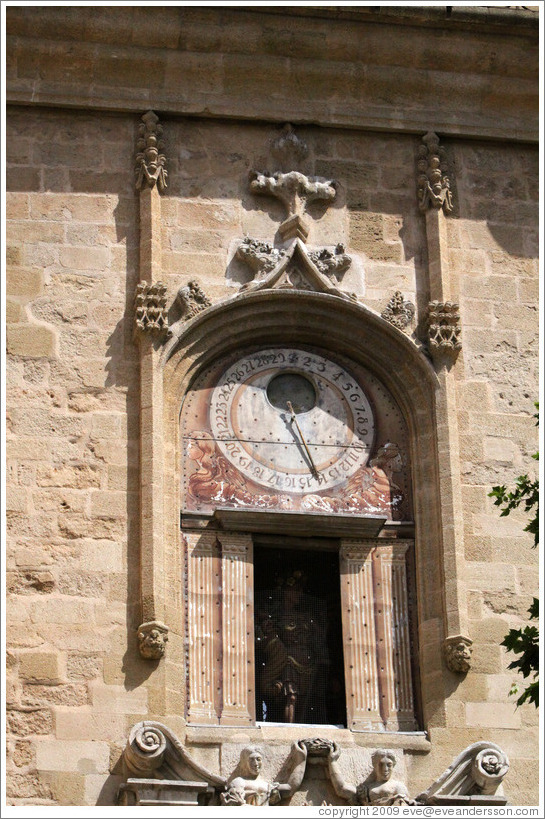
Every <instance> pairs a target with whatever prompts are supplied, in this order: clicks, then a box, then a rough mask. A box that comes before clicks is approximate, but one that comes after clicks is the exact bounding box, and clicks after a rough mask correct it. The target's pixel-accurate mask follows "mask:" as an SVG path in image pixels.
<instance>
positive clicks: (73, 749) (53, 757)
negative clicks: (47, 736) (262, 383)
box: [36, 739, 110, 774]
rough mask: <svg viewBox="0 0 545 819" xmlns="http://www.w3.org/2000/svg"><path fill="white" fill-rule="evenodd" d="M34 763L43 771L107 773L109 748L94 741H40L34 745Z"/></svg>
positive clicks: (106, 744) (105, 744)
mask: <svg viewBox="0 0 545 819" xmlns="http://www.w3.org/2000/svg"><path fill="white" fill-rule="evenodd" d="M36 762H37V765H38V768H39V770H43V771H60V772H63V771H73V772H75V773H79V774H91V773H108V770H109V764H110V748H109V745H108V743H107V742H100V741H96V740H94V741H83V740H71V741H69V740H60V739H56V740H41V741H40V742H37V743H36Z"/></svg>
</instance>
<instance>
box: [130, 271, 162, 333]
mask: <svg viewBox="0 0 545 819" xmlns="http://www.w3.org/2000/svg"><path fill="white" fill-rule="evenodd" d="M166 294H167V288H166V285H165V284H163V282H155V283H152V284H148V282H139V283H138V284H137V285H136V297H135V308H136V327H137V329H138V330H142V331H143V332H146V333H153V334H161V333H164V332H166V330H167V329H168V315H167V297H166Z"/></svg>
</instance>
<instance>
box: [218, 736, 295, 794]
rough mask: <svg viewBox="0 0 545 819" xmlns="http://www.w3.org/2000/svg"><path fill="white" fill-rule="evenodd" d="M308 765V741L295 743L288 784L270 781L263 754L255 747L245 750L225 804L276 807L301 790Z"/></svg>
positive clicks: (229, 785)
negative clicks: (264, 775)
mask: <svg viewBox="0 0 545 819" xmlns="http://www.w3.org/2000/svg"><path fill="white" fill-rule="evenodd" d="M306 762H307V745H306V742H305V740H302V741H299V742H294V743H293V745H292V747H291V751H290V754H289V758H288V759H287V760H286V763H285V769H286V770H289V772H290V773H289V776H288V781H287V782H286V783H285V784H281V783H280V782H269V781H268V780H267V779H265V778H264V777H263V776H262V774H261V769H262V767H263V754H262V753H261V750H260V749H259V748H257V747H256V746H255V745H247V746H246V747H245V748H243V749H242V752H241V754H240V762H239V765H238V768H237V774H238V775H237V776H234V777H232V778H231V779H230V780H229V782H228V785H227V787H226V790H225V792H224V793H222V794H221V796H220V800H221V804H222V805H254V806H260V805H276V804H278V802H280V801H281V800H283V799H287V798H289V797H290V796H291V795H292V794H293V793H295V791H297V790H299V787H300V786H301V782H302V781H303V776H304V773H305V768H306Z"/></svg>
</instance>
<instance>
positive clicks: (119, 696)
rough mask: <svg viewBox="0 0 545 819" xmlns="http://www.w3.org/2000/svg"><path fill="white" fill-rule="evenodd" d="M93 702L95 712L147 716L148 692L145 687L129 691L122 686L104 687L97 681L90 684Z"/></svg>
mask: <svg viewBox="0 0 545 819" xmlns="http://www.w3.org/2000/svg"><path fill="white" fill-rule="evenodd" d="M89 688H90V693H91V702H92V706H93V710H94V711H95V712H97V713H98V712H105V713H107V714H112V713H114V714H146V713H147V712H148V692H147V689H146V688H144V687H143V686H140V687H139V688H135V689H134V690H132V691H127V690H126V688H125V687H124V686H122V685H103V684H102V683H100V682H98V681H95V682H93V683H90V684H89Z"/></svg>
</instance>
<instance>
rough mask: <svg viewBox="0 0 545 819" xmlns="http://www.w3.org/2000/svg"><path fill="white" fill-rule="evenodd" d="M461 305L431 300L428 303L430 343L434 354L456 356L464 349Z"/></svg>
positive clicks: (431, 351)
mask: <svg viewBox="0 0 545 819" xmlns="http://www.w3.org/2000/svg"><path fill="white" fill-rule="evenodd" d="M459 309H460V308H459V305H458V304H456V302H451V301H445V302H443V301H431V302H430V303H429V305H428V344H429V349H430V353H431V354H432V356H441V355H446V356H448V357H450V358H455V357H456V356H457V354H458V352H459V351H460V350H461V349H462V341H461V339H460V333H461V332H462V328H461V326H460V313H459Z"/></svg>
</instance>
